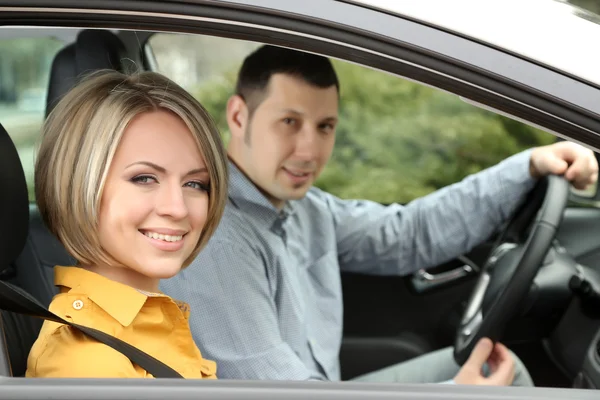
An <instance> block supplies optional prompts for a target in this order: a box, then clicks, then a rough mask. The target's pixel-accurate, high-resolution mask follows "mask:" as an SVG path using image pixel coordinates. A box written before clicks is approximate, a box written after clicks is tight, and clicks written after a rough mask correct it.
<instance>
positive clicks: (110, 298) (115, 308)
mask: <svg viewBox="0 0 600 400" xmlns="http://www.w3.org/2000/svg"><path fill="white" fill-rule="evenodd" d="M54 284H55V285H56V286H63V287H65V288H68V289H69V292H71V291H73V292H81V293H84V294H85V295H86V296H87V297H89V299H90V300H91V301H93V302H94V303H95V304H96V305H98V306H99V307H100V308H102V309H103V310H104V311H106V313H107V314H109V315H110V316H111V317H113V318H114V319H116V320H117V321H118V322H119V323H120V324H121V325H123V326H128V325H130V324H131V323H132V322H133V320H134V319H135V317H136V316H137V315H138V313H139V312H140V310H141V309H142V307H143V306H144V304H145V303H146V300H147V299H148V297H150V296H152V297H165V298H167V299H168V298H169V297H168V296H166V295H163V294H159V293H152V294H151V295H149V294H147V293H144V292H140V291H138V290H137V289H134V288H132V287H130V286H127V285H124V284H122V283H119V282H115V281H112V280H110V279H108V278H105V277H103V276H102V275H99V274H97V273H95V272H91V271H88V270H86V269H84V268H80V267H63V266H56V267H55V268H54ZM124 304H126V305H127V306H126V307H124V306H123V305H124Z"/></svg>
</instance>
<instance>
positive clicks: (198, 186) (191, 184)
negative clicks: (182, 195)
mask: <svg viewBox="0 0 600 400" xmlns="http://www.w3.org/2000/svg"><path fill="white" fill-rule="evenodd" d="M185 186H188V187H191V188H192V189H196V190H201V191H203V192H210V186H209V185H207V184H205V183H202V182H188V183H186V184H185Z"/></svg>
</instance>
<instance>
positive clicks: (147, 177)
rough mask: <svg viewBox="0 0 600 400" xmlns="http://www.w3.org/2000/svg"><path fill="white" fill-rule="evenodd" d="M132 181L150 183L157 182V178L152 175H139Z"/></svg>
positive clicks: (143, 183)
mask: <svg viewBox="0 0 600 400" xmlns="http://www.w3.org/2000/svg"><path fill="white" fill-rule="evenodd" d="M131 182H133V183H140V184H142V185H147V184H149V183H152V182H156V178H155V177H153V176H150V175H138V176H135V177H133V178H131Z"/></svg>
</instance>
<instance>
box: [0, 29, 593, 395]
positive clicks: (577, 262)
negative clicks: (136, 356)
mask: <svg viewBox="0 0 600 400" xmlns="http://www.w3.org/2000/svg"><path fill="white" fill-rule="evenodd" d="M140 53H141V52H140ZM140 53H138V54H132V53H131V51H129V48H128V47H127V46H126V45H125V44H124V41H123V40H122V39H121V38H120V35H119V34H116V33H114V32H112V31H108V30H101V29H85V30H81V31H80V32H79V33H78V34H77V38H76V40H75V42H74V43H70V44H68V45H66V46H65V47H64V48H62V50H60V51H59V52H58V53H57V54H56V56H55V58H54V60H53V61H52V66H51V71H50V79H49V83H48V94H47V99H46V106H45V115H48V113H49V112H50V111H51V109H52V107H53V105H54V104H56V102H57V100H58V99H60V97H61V96H62V95H63V94H64V93H65V92H67V91H68V90H69V89H70V88H71V87H72V86H73V85H74V84H75V83H76V82H77V79H78V78H79V77H81V76H82V75H83V74H85V73H89V72H91V71H95V70H100V69H105V68H112V69H116V70H119V71H127V70H129V69H130V68H132V66H134V65H133V64H131V63H133V61H132V60H138V59H143V54H140ZM145 65H146V66H147V65H148V64H147V62H145ZM0 123H2V121H0ZM8 133H10V132H8ZM0 187H2V195H0V210H1V211H0V212H1V213H2V214H1V215H2V223H0V232H1V234H0V237H1V238H2V240H1V243H2V245H1V246H2V249H1V251H0V279H2V280H4V281H7V282H10V283H13V284H15V285H16V286H18V287H20V288H22V289H23V290H25V291H26V292H28V293H30V294H32V295H33V296H35V297H36V298H37V299H38V300H39V301H41V302H42V303H43V304H45V305H48V304H49V303H50V301H51V299H52V297H53V295H54V294H55V293H56V292H57V290H56V288H55V287H54V284H53V267H54V266H55V265H72V264H73V262H74V260H73V259H72V258H71V257H70V256H69V254H68V253H67V252H66V251H65V249H64V248H63V247H62V245H61V244H60V243H59V242H58V240H57V239H56V238H55V237H54V236H52V235H51V234H50V233H49V231H48V230H47V229H46V227H45V225H44V223H43V221H42V219H41V217H40V215H39V213H38V211H37V207H36V206H35V203H30V202H29V201H28V200H27V186H26V182H25V175H24V173H23V167H22V165H21V162H20V161H19V157H18V154H17V152H16V149H15V146H14V145H13V144H12V142H11V139H10V136H9V135H8V134H7V133H6V131H5V130H4V129H3V128H2V129H0ZM597 237H600V209H599V208H595V207H582V206H577V205H576V204H571V205H570V207H569V208H568V209H567V210H566V212H565V215H564V218H563V221H562V224H561V226H560V229H559V231H558V234H557V238H556V240H555V242H554V243H553V248H552V251H550V252H548V254H549V255H548V257H547V258H546V260H545V261H544V263H543V266H542V267H541V269H540V272H539V274H538V276H537V277H536V280H535V281H534V284H533V285H532V289H531V292H530V295H529V296H528V299H527V301H526V303H525V304H523V309H522V310H520V311H519V312H518V315H517V316H516V317H515V318H514V319H513V320H512V321H511V322H510V324H509V326H508V327H507V329H506V332H505V335H504V338H503V341H504V342H506V343H507V344H508V345H509V346H510V347H511V349H512V350H513V351H515V353H517V354H518V355H519V356H520V357H521V358H522V359H523V361H524V363H525V365H527V367H528V368H529V369H530V372H531V374H532V376H533V378H534V381H535V382H536V385H539V386H556V387H571V386H575V387H584V388H594V387H597V388H600V367H598V365H600V241H598V240H597V239H596V238H597ZM492 248H493V241H492V240H491V239H490V241H488V242H486V243H485V244H483V245H481V246H479V247H477V248H476V249H474V250H473V251H472V252H470V253H469V254H465V255H464V256H462V257H460V258H458V259H456V260H452V261H450V262H448V263H445V264H444V265H440V266H438V267H437V268H435V269H433V270H430V271H428V273H425V272H420V273H418V274H415V275H413V276H408V277H377V276H366V275H360V274H343V277H342V282H343V291H344V308H345V316H344V342H343V346H342V351H341V354H340V360H341V364H342V375H343V379H345V380H346V379H350V378H352V377H355V376H358V375H360V374H362V373H365V372H368V371H371V370H375V369H377V368H382V367H385V366H388V365H392V364H394V363H398V362H401V361H404V360H408V359H410V358H413V357H416V356H418V355H421V354H425V353H427V352H429V351H432V350H436V349H439V348H442V347H444V346H449V345H452V344H453V342H454V339H455V335H456V329H457V325H458V324H459V321H460V318H461V315H462V313H463V310H464V307H465V304H466V302H467V300H468V297H469V294H470V293H471V292H472V290H473V288H474V286H475V284H476V277H477V274H476V272H477V271H478V270H479V269H480V267H481V265H483V264H484V263H485V260H486V259H487V258H488V256H489V255H490V251H491V250H492ZM566 253H568V257H567V256H564V254H566ZM561 255H562V256H561ZM565 257H567V258H568V259H566V258H565ZM41 324H42V320H41V319H38V318H33V317H30V316H26V315H21V314H16V313H12V312H8V311H2V329H3V333H4V344H3V345H2V346H0V374H1V375H3V376H14V377H22V376H24V374H25V369H26V364H27V355H28V353H29V350H30V348H31V346H32V344H33V342H34V341H35V339H36V338H37V335H38V332H39V329H40V327H41Z"/></svg>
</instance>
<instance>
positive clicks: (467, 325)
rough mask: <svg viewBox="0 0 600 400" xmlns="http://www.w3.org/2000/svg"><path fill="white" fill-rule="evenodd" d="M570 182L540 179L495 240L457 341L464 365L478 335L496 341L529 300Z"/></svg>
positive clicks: (458, 356)
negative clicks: (526, 299) (521, 306)
mask: <svg viewBox="0 0 600 400" xmlns="http://www.w3.org/2000/svg"><path fill="white" fill-rule="evenodd" d="M568 196H569V182H568V181H567V180H566V179H565V178H563V177H562V176H556V175H550V176H548V177H546V178H543V179H540V181H539V182H538V183H537V185H536V187H535V188H534V189H533V190H532V191H531V193H530V194H529V196H528V198H527V200H526V201H525V202H524V204H523V205H522V206H521V207H520V208H519V209H518V210H517V212H516V213H515V214H514V216H513V217H512V218H511V219H510V220H509V222H508V223H507V225H506V227H505V228H504V229H503V230H502V232H501V234H500V235H499V236H498V238H497V240H496V244H495V246H494V248H493V250H492V251H491V252H490V255H489V257H488V259H487V261H486V262H485V264H484V266H483V268H482V270H481V272H480V275H479V279H478V281H477V283H476V284H475V287H474V289H473V292H472V293H471V297H470V298H469V301H468V303H467V307H466V308H465V311H464V313H463V317H462V319H461V321H460V324H459V327H458V330H457V333H456V338H455V341H454V359H455V361H456V362H457V363H458V364H459V365H463V364H464V363H465V361H466V360H467V359H468V358H469V356H470V354H471V351H472V350H473V347H474V346H475V345H476V344H477V342H478V341H479V339H481V338H483V337H488V338H490V339H491V340H492V341H493V342H496V341H498V340H499V339H500V337H501V336H502V333H503V331H504V328H505V326H506V324H507V323H508V321H509V320H510V319H511V318H512V317H513V316H514V315H515V312H516V311H517V310H518V309H519V308H520V307H519V304H520V303H521V302H522V301H523V300H525V298H526V296H527V294H528V292H529V289H530V287H531V284H532V283H533V280H534V278H535V276H536V274H537V272H538V270H539V268H540V266H541V265H542V262H543V261H544V258H545V257H546V254H547V253H548V250H549V249H550V246H551V245H552V242H553V240H554V237H555V234H556V231H557V229H558V226H559V225H560V223H561V221H562V216H563V213H564V210H565V207H566V206H567V200H568Z"/></svg>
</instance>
